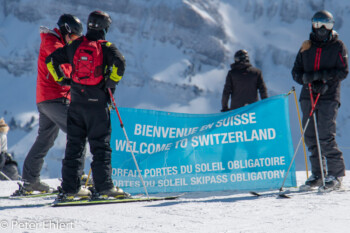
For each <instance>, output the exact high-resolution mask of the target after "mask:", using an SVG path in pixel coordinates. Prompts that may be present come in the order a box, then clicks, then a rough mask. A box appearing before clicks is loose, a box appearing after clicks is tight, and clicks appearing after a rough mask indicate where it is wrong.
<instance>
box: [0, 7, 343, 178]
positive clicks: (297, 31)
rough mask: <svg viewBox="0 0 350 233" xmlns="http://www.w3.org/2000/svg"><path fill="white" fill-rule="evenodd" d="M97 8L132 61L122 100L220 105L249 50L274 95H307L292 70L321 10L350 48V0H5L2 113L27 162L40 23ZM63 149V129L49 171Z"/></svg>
mask: <svg viewBox="0 0 350 233" xmlns="http://www.w3.org/2000/svg"><path fill="white" fill-rule="evenodd" d="M96 9H100V10H104V11H107V12H108V13H109V14H110V15H111V17H112V19H113V23H112V27H111V29H110V32H109V33H108V35H107V40H109V41H111V42H113V43H115V44H116V45H117V47H118V48H119V49H120V51H121V52H122V53H123V54H124V56H125V58H126V62H127V69H126V73H125V75H124V79H123V81H122V82H121V84H120V85H119V86H118V88H117V92H116V94H115V96H116V100H117V104H118V105H119V106H122V107H132V108H145V109H155V110H163V111H172V112H185V113H215V112H218V111H219V110H220V108H221V106H220V100H221V94H222V89H223V85H224V80H225V76H226V73H227V70H228V68H229V65H230V63H232V62H233V54H234V53H235V51H237V50H238V49H242V48H245V49H247V50H248V52H249V54H250V56H251V61H252V63H253V64H254V65H255V66H257V67H258V68H260V69H262V71H263V75H264V78H265V81H266V84H267V87H268V90H269V95H276V94H281V93H287V92H288V91H289V90H290V89H291V88H292V86H296V88H297V92H299V89H300V87H299V86H298V85H297V84H296V83H295V82H294V81H293V80H292V77H291V74H290V71H291V68H292V66H293V62H294V59H295V56H296V53H297V51H298V49H299V47H300V45H301V43H302V42H303V41H304V40H305V39H307V38H308V34H309V32H310V29H311V22H310V19H311V17H312V15H313V14H314V12H315V11H317V10H321V9H327V10H329V11H331V12H332V13H333V14H334V16H335V20H336V25H335V29H336V30H337V31H338V32H339V34H340V39H342V40H343V41H344V42H345V44H347V45H350V32H349V31H348V30H346V29H347V28H348V25H347V22H349V19H350V2H349V1H346V0H303V1H301V0H246V1H239V0H235V1H230V0H169V1H159V0H144V1H139V0H119V1H113V0H104V1H94V0H62V1H59V2H57V1H53V0H31V1H25V0H0V76H1V78H0V99H1V104H0V117H1V116H3V117H4V118H5V120H6V121H7V122H9V123H10V126H11V128H12V130H11V131H10V133H9V137H8V138H9V145H10V151H12V152H14V154H15V156H16V158H17V159H18V160H19V162H20V166H21V165H22V162H23V159H24V157H25V155H26V153H27V152H28V150H29V148H30V146H31V145H32V143H33V142H34V139H35V137H36V133H37V122H38V114H37V111H36V105H35V85H36V83H35V82H36V62H37V55H38V50H39V45H40V37H39V33H38V31H39V26H40V25H45V26H48V27H51V28H53V27H55V26H56V22H57V20H58V18H59V16H60V15H61V14H63V13H72V14H75V15H76V16H78V17H79V18H80V19H81V20H82V21H83V22H86V20H87V16H88V14H89V13H90V12H91V11H93V10H96ZM84 29H86V27H85V25H84ZM349 83H350V82H349V81H348V80H345V81H344V82H343V89H342V90H343V92H342V101H343V103H342V107H341V108H340V111H339V116H338V142H339V145H340V147H341V149H342V150H343V151H344V155H345V159H346V162H347V164H348V167H350V159H348V158H347V156H346V155H347V153H348V152H349V149H350V143H349V142H348V140H347V136H348V133H347V132H348V131H349V129H350V126H349V123H348V118H350V114H349V111H348V110H349V108H350V106H349V104H348V103H347V99H348V96H349V94H348V93H349V89H350V84H349ZM290 100H291V101H290V104H291V124H292V129H293V140H294V143H295V144H296V143H297V142H298V140H299V137H300V133H299V131H298V130H299V126H298V124H299V123H298V120H297V115H296V111H295V103H294V99H293V97H292V96H291V98H290ZM339 126H340V127H339ZM64 148H65V135H63V134H60V135H59V140H57V141H56V144H55V147H54V148H53V149H52V150H50V152H49V155H48V157H47V159H46V164H45V167H44V170H43V175H44V176H49V177H55V176H56V177H57V176H59V175H60V174H59V173H60V171H59V170H60V169H56V167H57V166H58V167H60V159H61V158H62V157H63V154H64ZM297 163H298V165H297V168H299V169H305V166H304V159H303V153H302V152H301V153H300V156H298V157H297Z"/></svg>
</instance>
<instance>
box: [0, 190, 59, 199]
mask: <svg viewBox="0 0 350 233" xmlns="http://www.w3.org/2000/svg"><path fill="white" fill-rule="evenodd" d="M57 194H58V192H57V191H54V192H50V193H33V194H26V195H10V196H2V197H0V199H24V198H35V197H51V196H55V195H57Z"/></svg>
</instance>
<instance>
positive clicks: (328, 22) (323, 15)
mask: <svg viewBox="0 0 350 233" xmlns="http://www.w3.org/2000/svg"><path fill="white" fill-rule="evenodd" d="M333 25H334V19H333V16H332V14H331V13H330V12H328V11H319V12H317V13H315V14H314V16H313V18H312V32H311V33H310V38H309V40H306V41H305V42H304V43H303V44H302V46H301V48H300V50H299V52H298V54H297V57H296V60H295V63H294V67H293V70H292V75H293V79H294V80H295V81H296V82H297V83H299V84H301V85H303V86H302V90H301V94H300V104H301V109H302V112H303V124H304V125H305V124H306V121H307V119H308V117H309V113H310V111H311V101H310V92H309V88H308V85H309V84H310V83H311V88H312V93H313V98H314V99H315V98H316V96H317V94H318V93H320V98H319V101H318V103H317V105H316V110H315V114H316V117H317V129H318V133H319V140H320V145H321V152H322V158H323V171H324V172H325V174H324V175H325V176H326V178H325V188H329V189H337V188H339V187H340V186H341V181H342V177H343V176H345V164H344V159H343V154H342V152H341V151H340V150H339V148H338V146H337V143H336V141H335V135H336V117H337V113H338V108H339V106H340V83H341V81H342V80H344V79H345V78H346V76H347V74H348V72H349V69H348V53H347V49H346V47H345V45H344V43H343V42H342V41H341V40H339V39H338V34H337V33H336V32H335V31H334V30H333ZM305 142H306V145H307V147H308V150H309V151H310V153H311V155H310V162H311V168H312V169H311V170H312V175H311V176H310V177H309V179H307V180H306V182H305V185H308V186H311V187H317V186H321V185H323V182H322V179H321V177H322V175H321V170H322V169H321V167H320V161H319V155H318V150H317V141H316V136H315V128H314V123H313V118H311V120H310V123H309V125H308V128H307V129H306V131H305ZM326 164H327V166H326ZM326 168H327V169H328V170H327V169H326ZM323 188H324V187H323Z"/></svg>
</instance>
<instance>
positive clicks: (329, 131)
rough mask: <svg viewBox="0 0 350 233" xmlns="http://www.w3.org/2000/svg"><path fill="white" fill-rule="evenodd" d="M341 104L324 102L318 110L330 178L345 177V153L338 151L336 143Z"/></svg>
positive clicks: (321, 137) (321, 140) (320, 132)
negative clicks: (337, 120)
mask: <svg viewBox="0 0 350 233" xmlns="http://www.w3.org/2000/svg"><path fill="white" fill-rule="evenodd" d="M338 108H339V103H338V102H336V101H324V102H322V103H321V104H320V106H319V110H318V130H319V135H320V143H321V150H322V154H323V155H324V156H325V158H326V160H327V169H328V176H333V177H343V176H345V163H344V158H343V153H342V152H341V151H340V150H339V149H338V145H337V143H336V141H335V136H336V118H337V114H338Z"/></svg>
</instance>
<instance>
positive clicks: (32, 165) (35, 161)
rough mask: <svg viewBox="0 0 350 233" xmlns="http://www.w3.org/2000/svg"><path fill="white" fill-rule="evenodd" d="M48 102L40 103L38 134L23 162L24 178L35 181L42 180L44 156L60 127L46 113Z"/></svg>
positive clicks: (52, 143)
mask: <svg viewBox="0 0 350 233" xmlns="http://www.w3.org/2000/svg"><path fill="white" fill-rule="evenodd" d="M46 106H47V104H45V103H39V104H38V110H39V130H38V136H37V138H36V140H35V142H34V144H33V146H32V147H31V149H30V151H29V153H28V155H27V157H26V159H25V160H24V164H23V174H22V179H23V180H25V181H27V182H29V183H35V182H39V181H40V171H41V169H42V166H43V163H44V157H45V156H46V154H47V152H48V151H49V149H50V148H51V147H52V146H53V145H54V142H55V139H56V138H57V135H58V131H59V128H58V127H57V125H56V124H55V123H54V122H53V121H51V120H50V119H49V118H48V117H47V116H46V115H45V114H44V113H43V109H45V108H46Z"/></svg>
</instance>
